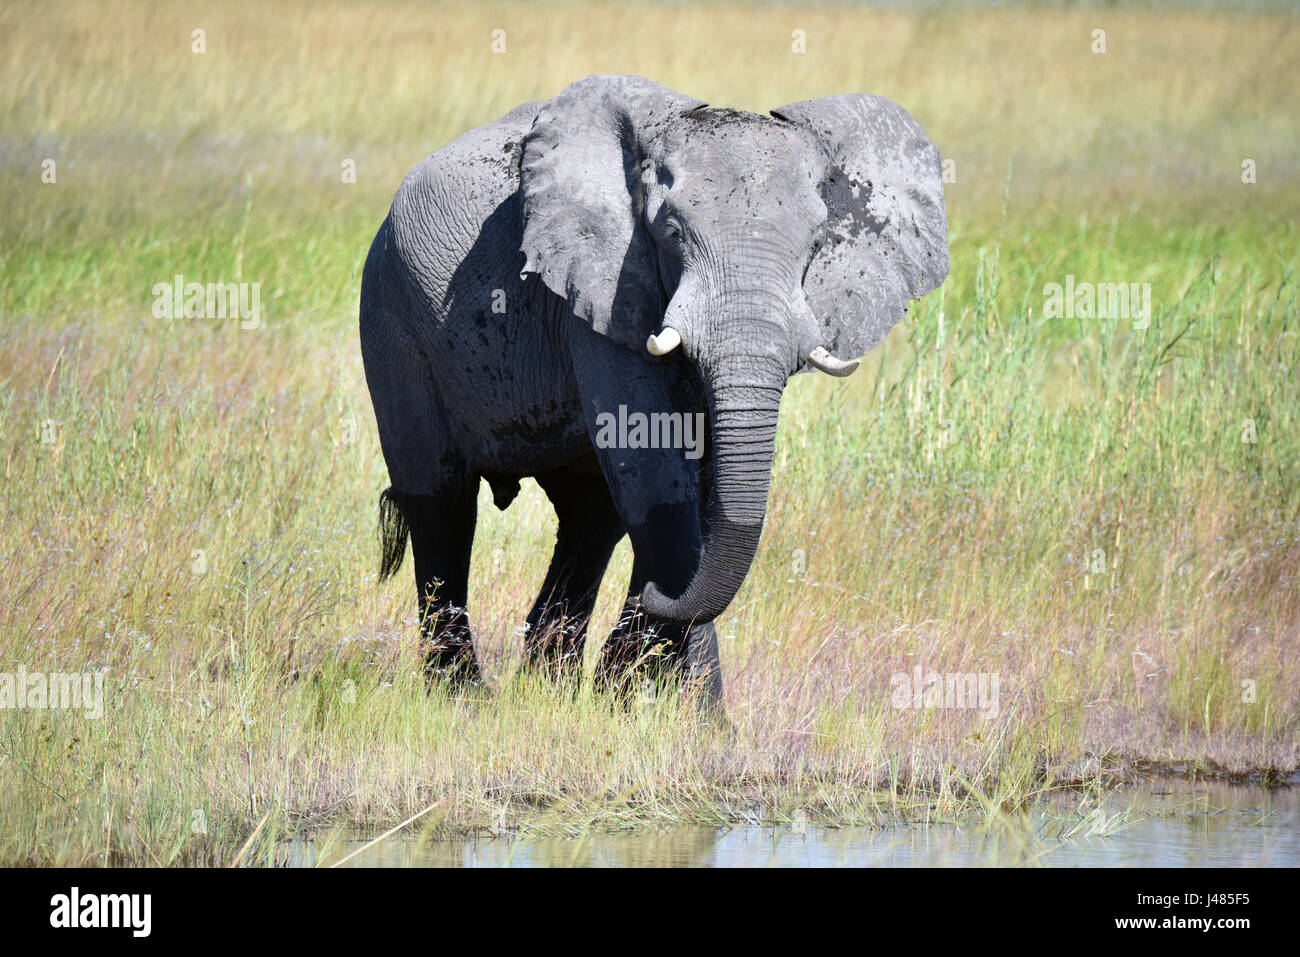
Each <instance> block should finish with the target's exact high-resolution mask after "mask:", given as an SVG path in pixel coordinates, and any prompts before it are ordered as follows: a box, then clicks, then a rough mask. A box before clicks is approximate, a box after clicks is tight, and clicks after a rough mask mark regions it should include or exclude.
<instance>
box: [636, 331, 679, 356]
mask: <svg viewBox="0 0 1300 957" xmlns="http://www.w3.org/2000/svg"><path fill="white" fill-rule="evenodd" d="M681 344H682V334H681V333H680V332H678V331H677V330H676V329H674V328H673V327H672V326H664V331H663V332H661V333H659V335H657V336H653V335H652V336H651V337H650V338H649V339H647V340H646V341H645V347H646V349H648V350H649V351H650V354H651V355H652V356H666V355H668V353H670V352H672V351H673V350H674V349H676V348H677V347H678V346H680V345H681Z"/></svg>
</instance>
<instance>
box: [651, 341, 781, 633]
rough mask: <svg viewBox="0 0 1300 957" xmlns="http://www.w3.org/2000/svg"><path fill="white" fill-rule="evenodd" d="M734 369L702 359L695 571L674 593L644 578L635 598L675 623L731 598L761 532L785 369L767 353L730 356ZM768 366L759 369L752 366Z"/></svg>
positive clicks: (700, 616) (716, 609) (717, 608)
mask: <svg viewBox="0 0 1300 957" xmlns="http://www.w3.org/2000/svg"><path fill="white" fill-rule="evenodd" d="M725 364H726V365H727V366H728V367H730V368H731V369H732V370H737V369H738V367H745V368H744V379H743V380H741V379H740V377H739V376H737V375H735V374H734V372H733V373H732V374H730V375H728V374H727V372H726V371H725V370H717V369H714V370H709V369H708V368H707V366H705V365H703V364H702V370H703V371H704V373H705V375H704V378H705V383H706V391H707V394H708V403H709V416H710V423H711V430H710V439H711V450H710V462H711V468H712V476H711V479H712V480H711V482H710V486H709V487H710V491H709V498H708V504H707V512H706V516H705V522H706V528H707V534H706V537H705V541H704V548H703V550H702V552H701V554H700V560H699V564H698V565H697V566H696V569H695V574H694V576H693V577H692V579H691V581H690V583H689V584H688V585H687V586H686V588H685V590H684V591H683V592H682V593H681V594H680V595H679V596H677V597H676V598H669V597H667V596H666V595H664V594H663V592H661V591H660V590H659V588H658V587H657V586H656V584H655V583H654V582H650V583H649V584H647V585H646V587H645V589H644V591H643V593H642V596H641V604H642V607H643V609H644V610H645V611H646V612H647V613H648V614H649V615H651V616H653V617H655V618H661V619H664V620H667V621H670V622H674V623H678V624H688V623H691V622H695V623H697V624H699V623H703V622H707V621H712V620H713V619H714V618H716V617H718V615H720V614H722V612H723V610H724V609H725V608H726V607H727V605H729V604H730V603H731V600H732V599H733V598H735V596H736V592H737V591H739V590H740V586H741V583H742V582H744V580H745V576H746V575H747V574H748V573H749V566H750V565H751V564H752V562H753V560H754V552H755V551H756V550H757V548H758V539H759V536H760V535H761V534H762V531H763V516H764V514H765V512H766V510H767V493H768V486H769V485H770V484H771V478H772V454H773V451H774V447H775V441H776V422H777V413H778V412H779V410H780V405H781V392H782V389H783V388H784V385H785V375H784V373H783V372H782V371H780V370H779V368H778V367H777V366H776V364H775V363H772V362H770V361H769V360H767V359H765V358H764V359H758V360H750V361H748V362H743V361H741V360H740V358H739V357H731V358H729V360H728V361H726V363H725ZM769 365H770V366H772V368H771V370H770V371H768V372H767V373H766V374H765V375H762V376H757V377H756V375H755V372H754V369H755V368H756V367H757V368H760V369H762V368H764V367H766V366H769Z"/></svg>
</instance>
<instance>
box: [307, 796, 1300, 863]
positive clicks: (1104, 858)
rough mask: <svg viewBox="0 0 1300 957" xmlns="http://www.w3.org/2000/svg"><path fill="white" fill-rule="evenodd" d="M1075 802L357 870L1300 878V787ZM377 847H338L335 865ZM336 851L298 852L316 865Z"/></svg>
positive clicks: (476, 854)
mask: <svg viewBox="0 0 1300 957" xmlns="http://www.w3.org/2000/svg"><path fill="white" fill-rule="evenodd" d="M1081 801H1082V798H1081V797H1080V796H1078V795H1063V796H1059V797H1056V798H1054V799H1052V800H1051V801H1049V802H1045V803H1044V804H1043V805H1041V806H1040V807H1038V808H1036V809H1035V810H1033V811H1031V812H1029V813H1027V814H1021V815H1004V816H1003V817H1002V818H1001V819H999V820H998V821H996V822H995V823H993V824H984V825H974V826H967V827H962V828H958V827H955V826H952V825H891V826H889V827H886V828H883V829H875V828H863V827H847V828H839V829H825V828H816V827H805V828H800V827H784V826H781V827H773V826H768V827H761V826H744V827H735V828H729V829H714V828H701V827H683V828H675V829H671V830H664V831H638V832H633V833H630V834H590V835H587V836H584V837H581V838H571V839H570V838H539V837H528V838H510V837H499V838H468V839H465V840H458V841H436V842H431V843H429V842H426V843H421V844H417V843H416V842H415V841H414V840H412V839H409V838H398V837H394V838H389V839H387V840H384V841H381V842H379V843H378V844H376V845H375V846H373V847H371V848H368V849H366V850H365V851H363V852H362V853H360V854H358V855H357V856H356V857H354V858H352V859H351V860H350V861H349V862H348V866H354V865H359V866H368V867H548V866H559V867H934V866H1002V865H1029V866H1052V867H1078V866H1083V867H1207V866H1226V867H1232V866H1243V865H1245V866H1256V867H1259V866H1264V867H1267V866H1272V867H1300V788H1297V787H1287V788H1281V789H1279V790H1274V791H1268V790H1265V789H1263V788H1254V787H1244V786H1239V785H1231V784H1219V783H1209V782H1197V783H1188V782H1184V781H1178V780H1167V781H1165V780H1161V781H1148V782H1145V783H1142V784H1138V785H1133V786H1129V787H1127V788H1124V789H1122V790H1119V791H1116V792H1113V793H1110V794H1108V795H1107V797H1106V799H1105V800H1104V802H1103V803H1102V805H1101V807H1100V808H1096V807H1092V806H1091V805H1083V806H1082V807H1081V806H1080V802H1081ZM366 840H367V838H366V837H362V836H353V837H351V838H349V839H345V840H341V841H340V840H336V841H335V842H334V845H333V846H332V847H331V848H329V850H328V851H327V852H326V863H329V862H331V861H335V860H339V859H340V858H342V857H343V856H345V855H346V854H349V853H351V852H352V851H354V850H357V849H359V848H361V847H363V846H364V845H365V843H366ZM324 844H325V842H324V841H323V840H321V841H299V842H295V843H293V844H291V845H290V846H289V848H288V852H289V855H288V863H289V864H290V866H308V867H310V866H314V865H315V864H317V863H318V857H319V853H320V850H321V848H322V847H323V846H324Z"/></svg>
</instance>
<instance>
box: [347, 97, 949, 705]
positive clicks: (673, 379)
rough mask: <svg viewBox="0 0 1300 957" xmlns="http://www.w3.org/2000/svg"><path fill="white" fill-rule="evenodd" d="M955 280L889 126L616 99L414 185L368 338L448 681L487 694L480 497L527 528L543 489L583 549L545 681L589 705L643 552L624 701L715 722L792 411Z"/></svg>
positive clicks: (911, 148) (552, 632)
mask: <svg viewBox="0 0 1300 957" xmlns="http://www.w3.org/2000/svg"><path fill="white" fill-rule="evenodd" d="M947 273H948V248H947V222H946V217H945V211H944V198H943V186H942V182H941V175H940V160H939V153H938V150H937V149H936V148H935V146H934V145H933V144H932V143H931V142H930V141H929V140H928V139H927V138H926V136H925V134H924V132H923V131H922V130H921V127H920V126H919V125H918V124H917V123H916V121H915V120H914V119H913V118H912V117H911V115H910V114H908V113H907V112H906V111H905V110H903V109H902V108H901V107H899V106H898V105H896V104H895V103H893V102H891V101H889V100H887V99H885V98H883V97H879V96H873V95H867V94H849V95H833V96H824V97H821V98H818V99H812V100H806V101H803V102H797V103H792V104H790V105H788V106H783V107H781V108H780V109H778V110H772V111H771V112H770V114H769V115H765V116H764V115H759V114H755V113H748V112H742V111H739V110H735V109H729V108H714V107H710V106H709V105H708V104H707V103H705V102H703V101H700V100H697V99H694V98H692V97H689V96H685V95H683V94H680V93H677V92H675V91H673V90H671V89H669V88H667V87H665V86H662V85H660V84H658V83H655V82H653V81H651V80H648V79H645V78H642V77H637V76H622V75H594V76H590V77H587V78H586V79H583V80H579V81H577V82H575V83H573V84H572V85H570V86H569V87H567V88H566V89H564V90H563V91H562V92H560V93H559V94H558V95H556V96H555V97H554V98H553V99H551V100H548V101H546V102H533V103H527V104H524V105H522V106H519V107H517V108H516V109H514V110H511V111H510V112H509V113H507V114H506V115H505V116H503V117H502V118H501V119H499V120H497V121H496V122H494V123H489V124H487V125H485V126H481V127H478V128H477V129H473V130H470V131H469V132H467V133H465V134H463V135H462V136H460V137H459V138H457V139H455V140H454V141H453V142H451V143H450V144H449V145H447V146H445V147H444V148H442V149H441V150H439V151H438V152H436V153H434V154H433V155H432V156H430V157H429V158H428V159H426V160H425V161H424V162H422V163H420V164H419V165H418V166H416V167H415V169H413V170H412V171H411V172H410V173H409V174H408V175H407V176H406V178H405V180H404V181H403V182H402V184H401V186H400V188H399V189H398V190H397V193H396V196H395V197H394V200H393V203H392V207H391V209H390V211H389V213H388V215H387V217H386V218H385V219H384V221H383V224H382V225H381V226H380V227H379V230H378V232H377V233H376V235H375V238H374V241H373V243H372V244H371V246H370V250H369V253H368V255H367V258H366V262H365V267H364V272H363V275H362V283H361V295H360V338H361V352H362V360H363V365H364V368H365V377H366V383H367V387H368V389H369V392H370V396H371V401H372V404H373V407H374V414H375V419H376V423H377V426H378V431H379V438H380V446H381V449H382V452H383V457H384V461H385V463H386V465H387V469H388V476H389V480H390V483H391V484H390V487H389V488H388V489H387V490H385V491H384V492H383V493H382V494H381V496H380V508H379V513H380V517H379V536H380V550H381V555H380V580H381V581H382V580H383V579H384V578H386V577H388V576H389V575H391V574H393V573H394V572H396V571H397V570H398V568H399V567H400V565H401V563H402V561H403V558H404V554H405V550H406V543H407V540H408V538H409V540H410V543H411V551H412V554H413V558H414V565H415V579H416V598H417V603H418V608H419V622H420V624H419V634H420V644H421V648H422V649H423V651H424V664H425V671H426V675H427V677H428V679H429V681H430V682H431V683H432V682H435V681H443V680H446V681H449V682H451V683H452V684H454V685H455V686H457V687H463V685H464V683H466V682H468V683H477V682H479V681H481V672H480V665H479V662H478V658H477V656H476V654H475V649H474V639H473V634H472V631H471V627H470V620H469V617H468V612H467V610H466V603H467V587H468V586H467V582H468V577H469V569H470V552H471V545H472V541H473V538H474V530H475V523H476V505H477V500H478V490H479V485H480V481H481V480H485V481H486V482H487V483H488V484H489V486H490V488H491V493H492V498H493V502H494V504H495V506H496V507H497V508H498V509H503V510H504V509H506V508H507V507H508V506H509V505H510V503H511V501H512V500H513V499H514V498H515V496H516V495H517V493H518V492H519V488H520V484H519V483H520V480H521V479H523V478H525V477H531V478H533V479H534V480H535V481H536V482H537V484H538V485H540V486H541V488H542V490H543V491H544V492H545V494H546V496H547V498H548V499H549V500H550V502H551V503H552V505H553V507H554V509H555V513H556V518H557V520H558V530H557V532H556V542H555V547H554V553H553V555H552V558H551V563H550V567H549V570H548V572H547V574H546V578H545V581H544V582H543V584H542V587H541V591H540V593H539V594H538V596H537V600H536V602H535V603H534V604H533V606H532V609H531V611H530V612H529V613H528V617H527V624H526V629H525V638H524V648H525V662H526V664H527V665H528V666H529V667H530V668H532V669H535V670H537V671H540V672H543V673H545V674H549V675H551V676H554V677H556V678H557V679H558V678H559V677H561V676H566V675H567V676H570V677H571V678H574V679H576V680H579V681H580V680H581V661H582V655H583V649H584V644H585V640H586V629H587V621H588V619H589V618H590V616H591V614H592V611H593V608H594V605H595V600H596V593H597V590H598V588H599V585H600V582H601V580H602V577H603V576H604V573H605V570H606V566H607V564H608V562H609V559H610V557H611V554H612V552H613V549H614V547H615V546H616V545H617V543H618V542H619V541H620V540H621V539H622V538H623V536H625V535H626V536H629V537H630V539H631V546H632V553H633V562H632V572H631V581H630V583H629V588H628V592H627V599H626V603H625V605H624V607H623V613H622V614H621V615H620V617H619V620H618V623H617V625H616V627H615V629H614V631H613V633H612V634H611V635H610V636H609V638H608V640H607V641H606V643H605V645H604V648H603V649H602V652H601V654H600V658H599V661H598V664H597V667H596V671H595V674H594V681H595V684H596V686H597V688H598V689H600V690H609V689H611V688H626V687H628V686H629V684H632V683H633V682H632V681H631V679H632V678H633V677H634V676H636V682H637V683H639V682H640V681H643V680H650V679H649V678H647V677H646V676H647V675H653V676H657V678H656V680H661V679H664V678H665V677H673V678H674V679H675V680H678V681H683V682H685V681H689V682H691V683H693V684H694V685H695V686H696V687H699V688H700V689H702V695H701V700H702V701H703V702H705V703H706V706H710V707H712V706H716V705H717V704H718V702H719V701H720V700H721V695H722V674H721V670H720V667H719V660H718V639H717V633H716V630H715V627H714V625H713V621H714V619H716V618H717V617H718V616H719V615H720V614H721V613H722V612H723V610H724V609H726V608H727V606H728V605H729V604H730V602H731V601H732V599H733V598H734V596H735V595H736V592H737V591H738V589H739V588H740V586H741V584H742V582H743V580H744V579H745V577H746V575H747V574H748V572H749V569H750V566H751V564H752V562H753V559H754V556H755V553H756V550H757V547H758V543H759V536H760V533H761V531H762V528H763V522H764V518H765V515H766V511H767V499H768V489H769V484H770V481H771V470H772V459H773V452H774V444H775V435H776V426H777V418H778V412H779V408H780V403H781V397H782V393H783V391H784V389H785V386H786V384H787V382H788V381H789V379H790V377H791V376H792V375H794V374H796V373H800V372H807V371H813V370H817V371H820V372H823V373H828V374H830V375H833V376H845V375H848V374H850V373H852V372H853V370H854V369H856V368H857V366H858V362H859V359H858V358H857V357H861V356H863V355H865V354H866V353H867V352H868V351H869V350H870V349H872V348H873V347H874V346H875V345H876V344H877V343H879V342H880V341H881V339H883V338H884V336H885V334H886V333H887V332H888V331H889V330H890V328H891V327H893V326H894V324H895V323H897V322H898V320H899V319H900V318H901V317H902V316H903V315H904V314H905V312H906V310H907V307H908V305H909V303H910V302H911V301H912V300H915V299H918V298H920V297H921V296H923V295H925V294H927V293H929V292H930V291H932V290H933V289H935V288H937V287H938V286H939V285H940V284H941V283H942V282H943V280H944V278H945V277H946V276H947ZM616 414H617V415H618V416H621V417H623V418H620V419H619V421H620V422H623V421H625V420H630V419H632V418H634V417H636V416H637V415H638V414H639V415H640V416H641V418H640V419H639V420H638V422H639V423H644V422H646V421H652V422H658V423H660V424H662V425H664V428H663V429H662V430H661V431H662V434H663V436H664V439H665V440H664V441H648V440H647V439H646V436H645V434H644V430H642V431H641V432H640V433H635V432H633V433H627V434H626V435H625V434H624V433H625V432H626V429H624V428H623V427H622V426H621V425H620V427H619V429H611V428H609V426H610V424H611V423H612V421H613V418H612V417H613V416H615V415H616ZM656 416H658V418H657V419H656ZM673 417H678V418H677V419H673ZM670 420H671V421H672V423H673V426H674V427H673V428H672V429H669V428H667V423H668V422H669V421H670ZM692 420H694V421H698V422H699V423H700V424H702V426H703V432H704V433H705V435H704V437H703V441H702V442H699V443H697V444H696V445H694V446H692V447H689V448H688V447H684V446H685V442H684V441H683V440H681V438H680V435H679V432H680V433H681V434H682V435H684V434H686V432H684V431H682V430H680V429H678V428H677V427H676V426H677V425H678V424H680V423H682V422H685V423H687V424H689V422H690V421H692ZM683 428H685V426H683ZM686 431H689V429H687V430H686Z"/></svg>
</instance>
